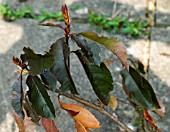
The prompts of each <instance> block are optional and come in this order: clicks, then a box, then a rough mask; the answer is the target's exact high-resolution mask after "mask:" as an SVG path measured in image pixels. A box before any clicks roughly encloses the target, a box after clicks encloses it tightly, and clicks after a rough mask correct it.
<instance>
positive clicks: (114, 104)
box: [108, 95, 117, 111]
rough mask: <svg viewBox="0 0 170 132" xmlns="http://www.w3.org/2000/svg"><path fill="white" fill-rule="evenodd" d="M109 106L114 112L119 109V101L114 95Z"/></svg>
mask: <svg viewBox="0 0 170 132" xmlns="http://www.w3.org/2000/svg"><path fill="white" fill-rule="evenodd" d="M108 105H109V106H110V108H111V109H112V110H113V111H114V110H115V109H116V108H117V99H116V98H115V97H114V96H113V95H112V96H110V100H109V103H108Z"/></svg>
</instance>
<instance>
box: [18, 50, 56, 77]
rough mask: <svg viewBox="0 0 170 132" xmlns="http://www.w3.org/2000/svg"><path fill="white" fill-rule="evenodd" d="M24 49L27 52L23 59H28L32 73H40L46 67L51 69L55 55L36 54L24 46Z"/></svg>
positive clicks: (22, 56)
mask: <svg viewBox="0 0 170 132" xmlns="http://www.w3.org/2000/svg"><path fill="white" fill-rule="evenodd" d="M23 51H24V52H25V54H22V55H21V59H22V61H27V62H28V66H29V67H30V75H38V74H40V73H41V72H42V71H43V70H44V69H49V68H50V67H51V66H52V64H53V63H54V57H53V55H52V54H50V53H48V52H47V53H46V54H45V55H41V54H35V53H34V51H33V50H32V49H30V48H26V47H24V49H23Z"/></svg>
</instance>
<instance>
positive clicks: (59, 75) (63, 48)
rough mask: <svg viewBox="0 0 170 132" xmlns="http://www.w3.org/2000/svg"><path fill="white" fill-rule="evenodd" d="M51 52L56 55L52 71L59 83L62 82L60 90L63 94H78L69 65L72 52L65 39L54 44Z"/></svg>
mask: <svg viewBox="0 0 170 132" xmlns="http://www.w3.org/2000/svg"><path fill="white" fill-rule="evenodd" d="M50 52H51V53H52V54H53V55H54V59H55V62H54V64H53V66H52V68H51V69H50V71H51V72H52V73H53V74H54V76H55V77H56V79H57V81H59V82H60V84H61V88H60V89H61V90H62V91H63V92H65V91H68V90H70V91H71V93H72V94H78V92H77V90H76V88H75V84H74V82H73V79H72V77H71V74H70V71H69V68H68V64H67V60H68V56H69V54H70V51H69V47H68V45H67V44H66V42H65V38H60V39H59V40H57V42H55V43H54V44H52V46H51V50H50Z"/></svg>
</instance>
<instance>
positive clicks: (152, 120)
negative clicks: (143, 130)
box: [143, 109, 157, 128]
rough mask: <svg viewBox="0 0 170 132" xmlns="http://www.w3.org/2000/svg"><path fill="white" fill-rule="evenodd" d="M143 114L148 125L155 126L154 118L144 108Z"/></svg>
mask: <svg viewBox="0 0 170 132" xmlns="http://www.w3.org/2000/svg"><path fill="white" fill-rule="evenodd" d="M143 115H144V117H145V119H146V120H147V122H148V123H149V125H150V126H152V127H154V128H156V127H157V126H156V122H155V120H154V119H153V118H152V117H151V116H150V114H149V112H148V111H147V110H146V109H144V112H143Z"/></svg>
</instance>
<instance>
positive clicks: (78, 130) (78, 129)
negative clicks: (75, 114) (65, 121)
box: [75, 121, 88, 132]
mask: <svg viewBox="0 0 170 132" xmlns="http://www.w3.org/2000/svg"><path fill="white" fill-rule="evenodd" d="M75 127H76V132H88V131H87V130H86V128H85V127H84V126H83V125H82V124H81V123H80V122H78V121H76V122H75Z"/></svg>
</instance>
